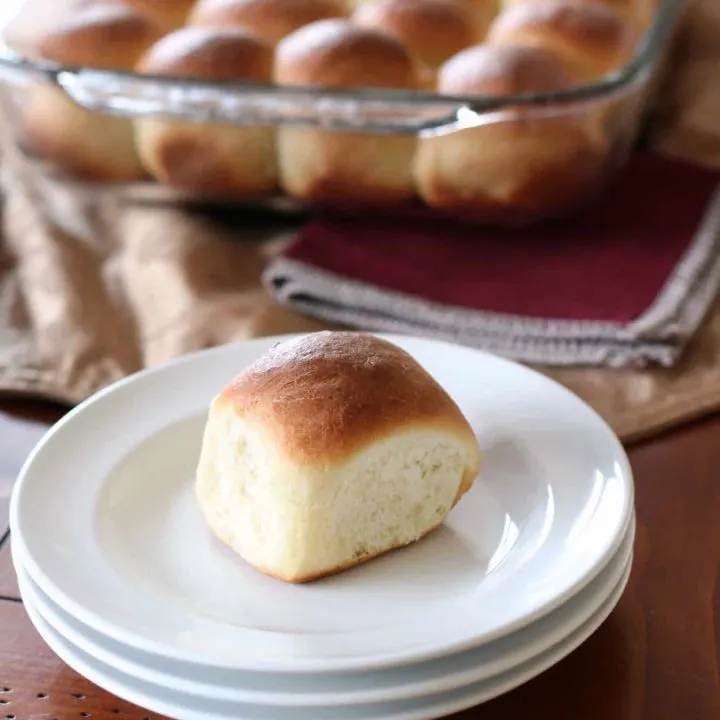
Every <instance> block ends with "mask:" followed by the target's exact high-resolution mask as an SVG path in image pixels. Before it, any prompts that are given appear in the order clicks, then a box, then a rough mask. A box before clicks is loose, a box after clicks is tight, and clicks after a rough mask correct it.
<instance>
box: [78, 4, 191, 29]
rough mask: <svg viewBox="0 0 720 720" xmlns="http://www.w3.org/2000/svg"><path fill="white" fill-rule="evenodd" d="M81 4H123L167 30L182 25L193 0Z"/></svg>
mask: <svg viewBox="0 0 720 720" xmlns="http://www.w3.org/2000/svg"><path fill="white" fill-rule="evenodd" d="M82 4H83V5H97V4H112V5H123V4H124V5H127V6H128V7H131V8H134V9H135V10H137V12H139V13H141V14H142V15H144V16H145V17H147V18H149V19H150V20H152V21H153V22H155V23H156V24H157V25H159V26H160V27H161V28H163V29H164V30H166V31H168V30H174V29H175V28H179V27H181V26H182V25H184V23H185V21H186V20H187V17H188V15H189V13H190V10H191V9H192V7H193V5H194V4H195V0H83V3H82Z"/></svg>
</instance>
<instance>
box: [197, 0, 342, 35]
mask: <svg viewBox="0 0 720 720" xmlns="http://www.w3.org/2000/svg"><path fill="white" fill-rule="evenodd" d="M347 14H348V12H347V8H346V6H345V4H344V3H343V2H342V0H200V1H199V3H198V4H197V6H196V7H195V10H194V11H193V13H192V14H191V16H190V18H189V20H188V22H189V24H191V25H198V26H212V27H227V26H240V27H246V28H249V29H250V30H253V31H254V32H256V33H257V34H258V35H260V36H261V37H262V38H263V39H264V40H265V41H266V42H269V43H271V44H272V45H276V44H277V43H278V42H280V40H282V39H283V38H284V37H285V36H286V35H289V34H290V33H291V32H294V31H295V30H297V29H298V28H301V27H303V26H305V25H309V24H310V23H313V22H316V21H318V20H325V19H329V18H343V17H346V16H347Z"/></svg>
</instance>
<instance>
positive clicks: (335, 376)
mask: <svg viewBox="0 0 720 720" xmlns="http://www.w3.org/2000/svg"><path fill="white" fill-rule="evenodd" d="M217 402H218V403H220V404H223V403H228V404H230V405H231V406H232V408H233V409H234V411H235V412H236V413H237V414H238V415H240V416H242V417H243V418H245V419H246V420H247V421H248V422H252V423H253V424H257V426H259V427H262V428H263V429H264V431H265V432H269V433H271V434H272V436H273V441H274V444H275V445H276V446H277V447H278V448H279V449H280V451H281V452H283V453H284V454H285V456H286V457H287V458H289V459H291V460H296V461H301V462H313V461H315V460H322V461H323V462H331V461H335V460H337V459H342V458H346V457H349V456H351V455H353V454H354V453H355V452H356V451H357V450H358V449H359V448H361V447H363V446H365V445H367V444H369V443H372V442H373V441H374V440H375V439H377V438H380V437H382V436H383V435H385V434H387V433H391V432H401V431H403V430H408V431H410V430H414V429H421V428H424V427H433V428H434V429H444V430H447V432H448V433H449V434H451V435H454V436H456V437H459V438H462V439H464V440H465V439H470V440H472V442H473V443H474V442H475V440H474V437H475V436H474V432H473V430H472V428H471V427H470V425H469V424H468V422H467V420H466V419H465V417H464V416H463V414H462V412H461V411H460V409H459V408H458V407H457V405H456V404H455V403H454V402H453V400H452V399H451V398H450V397H449V396H448V395H447V393H446V392H445V391H444V390H443V388H442V387H441V386H440V385H439V384H438V383H437V382H436V381H435V380H434V379H433V378H432V377H431V376H430V375H429V374H428V373H427V372H426V371H425V369H424V368H423V367H422V366H421V365H420V364H419V363H418V362H417V361H416V360H415V359H413V358H412V357H411V356H410V355H409V354H408V353H406V352H405V351H404V350H402V349H400V348H399V347H397V346H396V345H393V344H392V343H389V342H387V341H386V340H382V339H380V338H377V337H374V336H372V335H366V334H363V333H355V332H331V331H325V332H319V333H314V334H312V335H309V336H304V337H301V338H298V339H295V340H290V341H287V342H284V343H281V344H280V345H278V346H276V347H275V348H274V349H272V350H271V351H270V352H268V353H266V354H265V355H264V356H263V357H262V358H260V359H259V360H257V361H256V362H255V363H253V364H252V365H250V366H249V367H248V368H247V369H246V370H245V371H243V372H242V373H241V374H240V375H238V377H237V378H235V380H234V381H233V382H232V383H231V384H230V386H229V387H228V388H227V389H226V390H225V391H224V392H223V393H222V394H221V395H220V396H219V398H218V400H217ZM478 462H479V459H478ZM476 472H477V468H475V472H474V473H473V476H474V474H475V473H476ZM460 494H462V493H460Z"/></svg>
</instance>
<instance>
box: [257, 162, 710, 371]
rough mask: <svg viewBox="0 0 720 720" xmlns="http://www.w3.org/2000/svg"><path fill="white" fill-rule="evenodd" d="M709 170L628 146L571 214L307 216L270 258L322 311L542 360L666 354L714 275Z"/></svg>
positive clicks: (631, 359)
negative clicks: (515, 219) (596, 192)
mask: <svg viewBox="0 0 720 720" xmlns="http://www.w3.org/2000/svg"><path fill="white" fill-rule="evenodd" d="M719 180H720V173H717V172H715V171H710V170H707V169H701V168H697V167H694V166H691V165H687V164H683V163H680V162H677V161H671V160H667V159H661V158H658V157H655V156H650V155H637V156H636V157H634V158H633V160H632V161H631V163H630V165H629V166H628V168H627V170H626V171H625V172H624V173H623V174H622V175H621V176H619V177H618V179H617V180H616V181H615V182H614V183H613V184H612V185H611V186H610V187H609V188H607V190H606V192H605V194H604V195H603V197H602V199H601V200H600V201H598V202H597V203H596V204H595V205H594V206H593V207H591V208H590V209H589V210H587V211H586V212H585V213H584V214H582V216H579V217H577V218H574V219H572V220H565V221H563V222H556V223H552V224H548V225H545V226H543V227H539V228H533V229H525V230H500V229H493V228H488V227H480V226H477V225H470V224H463V223H459V222H458V223H454V222H452V221H448V220H447V219H440V218H437V217H435V216H433V215H432V214H430V213H428V214H427V215H426V216H423V217H415V218H412V219H409V218H398V217H397V216H395V217H391V216H387V217H383V216H381V215H378V214H374V215H372V216H368V217H366V218H359V217H350V216H330V215H323V216H317V217H315V218H314V219H312V220H310V221H309V222H308V223H307V224H306V225H305V226H304V228H303V229H302V230H301V231H300V232H299V233H298V234H297V235H296V237H295V238H294V240H293V242H292V243H291V244H290V246H289V247H288V249H287V250H286V252H285V253H284V254H283V255H282V256H281V257H279V258H278V259H277V260H276V261H275V262H274V263H272V264H271V265H270V267H269V268H268V270H267V272H266V274H265V281H266V283H267V284H268V286H269V287H270V289H271V291H272V292H273V293H274V294H275V296H276V297H277V299H278V300H279V301H280V302H282V303H285V304H288V305H291V306H293V307H295V308H296V309H297V310H299V311H301V312H303V313H307V314H310V315H315V316H317V317H321V318H323V319H326V320H331V321H334V322H342V323H345V324H348V325H351V326H354V327H359V328H364V329H368V330H377V331H394V332H404V333H410V334H422V335H429V336H434V337H438V338H441V339H447V340H452V341H455V342H461V343H465V344H469V345H474V346H477V347H480V348H483V349H487V350H490V351H493V352H496V353H499V354H503V355H505V356H508V357H512V358H515V359H519V360H523V361H528V362H540V363H546V364H557V365H572V364H588V363H590V364H605V365H611V366H624V365H645V364H649V363H659V364H662V365H671V364H673V363H674V362H675V361H676V360H677V358H678V357H679V355H680V354H681V352H682V349H683V348H684V346H685V344H686V343H687V341H688V339H689V338H690V337H691V336H692V334H693V332H694V331H695V330H696V329H697V327H698V325H699V323H700V321H701V320H702V318H703V316H704V314H705V312H706V311H707V309H708V307H709V305H710V303H711V302H712V300H713V299H714V297H715V295H716V292H717V288H718V283H719V282H720V252H719V250H720V192H717V188H718V181H719Z"/></svg>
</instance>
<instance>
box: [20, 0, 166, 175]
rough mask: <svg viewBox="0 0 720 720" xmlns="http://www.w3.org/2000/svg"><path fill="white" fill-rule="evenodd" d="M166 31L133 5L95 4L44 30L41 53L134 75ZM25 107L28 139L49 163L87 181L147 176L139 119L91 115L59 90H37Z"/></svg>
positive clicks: (31, 91) (53, 58)
mask: <svg viewBox="0 0 720 720" xmlns="http://www.w3.org/2000/svg"><path fill="white" fill-rule="evenodd" d="M162 33H163V31H162V29H161V28H160V27H159V26H158V25H156V24H155V23H154V22H152V21H151V20H149V19H148V18H147V17H146V16H144V15H142V14H141V13H139V12H137V11H136V10H134V9H132V8H131V7H129V6H126V5H122V4H102V3H100V4H97V5H87V6H84V7H80V8H77V9H76V10H74V11H72V12H70V13H68V14H67V15H66V16H64V17H63V18H62V20H61V21H60V22H59V23H58V24H57V25H56V26H55V27H54V28H53V29H52V30H50V31H48V32H46V33H44V34H43V36H42V37H41V38H39V40H38V42H37V46H36V47H35V48H34V55H36V56H37V57H40V58H43V59H45V60H51V61H53V62H57V63H60V64H63V65H69V66H71V67H83V66H84V67H89V68H95V69H100V70H120V71H129V70H132V69H133V67H134V65H135V63H136V62H137V60H138V59H139V58H140V56H141V55H142V54H143V53H144V52H145V51H146V50H147V49H148V48H149V47H150V46H151V45H152V44H153V43H154V42H156V41H157V40H158V39H159V38H160V37H161V36H162ZM24 102H25V105H24V107H23V127H22V129H23V142H24V143H25V145H26V146H27V147H28V148H29V149H30V150H31V151H32V152H34V153H35V154H37V155H39V156H40V157H41V158H43V159H44V160H47V161H49V162H51V163H53V164H55V165H57V166H58V167H61V168H63V169H64V170H66V171H69V172H70V173H72V174H73V175H76V176H78V177H81V178H83V179H86V180H100V181H109V182H113V181H115V182H130V181H133V180H138V179H142V178H143V177H145V172H144V170H143V167H142V164H141V162H140V159H139V157H138V155H137V152H136V151H135V141H134V138H133V127H132V121H131V120H129V119H127V118H121V117H113V116H110V115H101V114H98V113H93V112H89V111H87V110H85V109H84V108H82V107H80V106H79V105H77V104H75V103H74V102H73V101H72V100H70V99H69V98H68V97H67V96H66V95H65V94H64V92H63V91H62V90H60V89H58V88H56V87H53V86H51V85H44V84H38V85H34V86H31V87H29V88H28V90H27V94H26V96H25V99H24Z"/></svg>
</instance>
